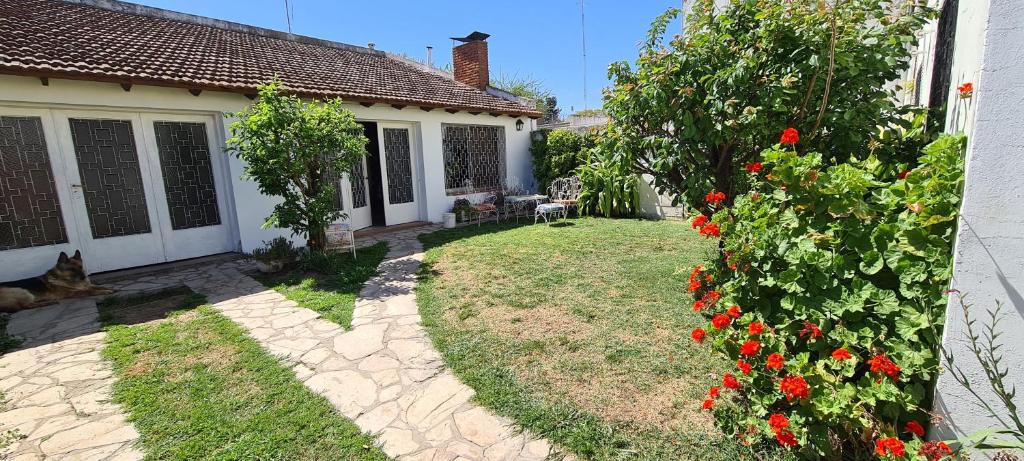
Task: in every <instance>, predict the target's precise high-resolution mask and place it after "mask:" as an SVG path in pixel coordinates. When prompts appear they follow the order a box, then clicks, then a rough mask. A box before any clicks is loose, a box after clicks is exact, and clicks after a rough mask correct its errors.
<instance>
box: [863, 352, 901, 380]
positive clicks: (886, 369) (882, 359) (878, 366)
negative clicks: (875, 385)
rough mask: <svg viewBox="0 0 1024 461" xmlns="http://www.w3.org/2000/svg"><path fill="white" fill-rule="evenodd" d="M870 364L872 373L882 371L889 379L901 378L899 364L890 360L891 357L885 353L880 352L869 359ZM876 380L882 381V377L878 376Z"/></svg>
mask: <svg viewBox="0 0 1024 461" xmlns="http://www.w3.org/2000/svg"><path fill="white" fill-rule="evenodd" d="M868 364H869V365H871V372H872V373H881V374H883V375H886V376H888V377H889V379H891V380H893V381H899V380H900V367H899V365H896V363H894V362H893V361H892V360H890V359H889V357H886V356H885V354H879V355H876V356H874V357H872V358H871V360H869V361H868ZM875 382H879V383H880V382H882V378H878V379H877V380H876V381H875Z"/></svg>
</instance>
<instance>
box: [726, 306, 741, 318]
mask: <svg viewBox="0 0 1024 461" xmlns="http://www.w3.org/2000/svg"><path fill="white" fill-rule="evenodd" d="M725 315H728V316H729V317H732V318H734V319H738V318H740V316H741V315H743V313H742V312H741V311H740V306H732V307H730V308H729V310H727V311H725Z"/></svg>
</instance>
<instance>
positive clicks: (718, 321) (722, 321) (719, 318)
mask: <svg viewBox="0 0 1024 461" xmlns="http://www.w3.org/2000/svg"><path fill="white" fill-rule="evenodd" d="M731 322H732V319H730V318H729V317H727V316H725V315H722V314H715V316H714V317H712V318H711V326H713V327H715V329H716V330H721V329H722V328H725V327H727V326H729V323H731Z"/></svg>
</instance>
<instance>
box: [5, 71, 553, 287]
mask: <svg viewBox="0 0 1024 461" xmlns="http://www.w3.org/2000/svg"><path fill="white" fill-rule="evenodd" d="M250 103H251V101H250V100H249V99H247V98H246V97H245V96H243V95H240V94H235V93H227V92H218V91H203V92H202V93H201V94H200V95H199V96H192V95H191V94H190V93H189V92H188V91H187V90H185V89H180V88H164V87H155V86H142V85H136V86H133V87H132V88H131V91H124V90H123V89H122V88H121V87H120V86H119V85H117V84H112V83H100V82H87V81H76V80H61V79H49V85H48V86H44V85H42V84H41V82H40V80H39V79H38V78H33V77H16V76H8V75H0V106H5V107H18V106H22V107H32V108H45V109H56V108H73V109H99V110H116V111H133V112H165V113H167V112H170V113H188V114H198V113H201V114H207V115H213V116H214V119H215V120H216V123H217V124H218V127H217V128H218V133H216V134H215V139H217V140H218V142H219V143H221V144H223V141H224V140H225V139H227V137H229V134H228V133H227V124H228V123H229V121H227V120H225V119H224V117H223V114H224V113H229V112H237V111H239V110H241V109H243V108H244V107H246V106H247V105H248V104H250ZM346 107H347V108H348V109H349V110H351V111H352V112H353V113H355V115H356V117H357V118H358V119H359V120H360V121H372V122H386V121H395V122H407V123H412V124H414V129H413V133H411V134H412V136H413V138H414V139H413V140H412V141H413V143H414V144H418V145H419V146H422V158H421V160H418V161H417V165H418V168H419V171H417V176H418V178H419V184H417V185H416V189H415V193H416V194H418V196H417V199H416V200H417V202H418V204H419V206H420V216H419V218H420V219H421V220H425V221H432V222H440V221H441V220H442V214H443V213H445V212H447V211H449V210H450V208H451V205H452V203H453V202H454V200H455V199H456V198H458V197H455V196H448V195H446V194H445V189H444V174H443V171H444V168H443V161H444V160H443V153H442V144H441V124H442V123H453V124H467V125H492V126H502V127H504V129H505V137H506V140H505V149H506V165H507V177H508V178H509V179H513V178H514V179H518V180H520V181H521V182H523V183H525V184H526V185H527V186H528V187H531V186H533V174H532V162H531V157H530V153H529V146H530V128H531V127H532V126H533V123H532V121H531V120H529V119H528V118H525V117H524V118H522V120H523V121H524V125H525V126H524V128H523V130H522V131H516V127H515V125H516V121H517V120H519V119H518V118H515V117H510V116H504V115H502V116H498V117H494V116H491V115H488V114H487V113H481V114H479V115H472V114H469V113H466V112H459V113H456V114H451V113H448V112H446V111H445V110H443V109H434V110H431V111H429V112H428V111H424V110H422V109H420V108H419V107H415V106H408V107H405V108H403V109H396V108H394V107H391V106H390V105H383V104H378V105H374V106H371V107H364V106H362V105H359V104H348V105H346ZM65 155H67V153H65ZM414 155H416V153H415V152H414ZM227 163H228V166H229V169H228V171H229V172H230V176H231V177H230V183H231V189H232V190H231V191H230V194H229V195H230V196H231V198H232V199H233V200H229V202H230V203H229V204H228V209H227V210H222V213H224V216H225V219H227V220H228V221H233V223H234V224H236V226H235V228H234V229H233V232H234V235H235V237H236V239H237V241H238V248H237V249H238V250H241V251H246V252H248V251H251V250H252V249H254V248H256V247H258V246H260V245H261V244H262V242H263V241H265V240H270V239H272V238H274V237H277V236H286V237H291V236H290V232H289V231H288V230H286V229H262V225H263V223H264V220H265V218H266V217H267V216H269V215H270V212H271V211H272V209H273V207H274V205H275V204H276V203H277V202H276V199H274V198H271V197H267V196H263V195H262V194H260V193H259V192H258V190H257V188H256V184H255V183H254V182H252V181H248V180H243V179H241V173H242V163H241V162H240V161H239V160H238V159H236V158H234V157H230V158H229V159H227ZM55 179H56V180H57V181H60V180H61V178H59V177H58V178H55ZM224 192H228V191H224ZM62 206H64V207H68V206H71V205H70V204H65V203H62ZM232 216H234V217H235V218H234V219H231V217H232ZM69 238H70V236H69ZM293 241H295V242H296V243H300V244H302V243H304V242H303V241H302V239H301V237H294V238H293ZM57 251H60V250H57ZM47 264H50V263H47ZM43 268H44V265H42V263H40V267H38V268H36V267H32V268H23V269H22V270H19V271H18V272H17V273H18V274H19V275H21V274H23V273H30V272H31V273H35V272H34V271H37V270H41V269H43ZM13 273H14V271H11V270H7V269H4V268H3V267H0V280H7V279H9V278H11V277H10V275H11V274H13Z"/></svg>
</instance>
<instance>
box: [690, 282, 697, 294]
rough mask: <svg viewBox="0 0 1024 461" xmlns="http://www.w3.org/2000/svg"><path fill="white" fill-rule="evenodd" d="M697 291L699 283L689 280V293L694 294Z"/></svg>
mask: <svg viewBox="0 0 1024 461" xmlns="http://www.w3.org/2000/svg"><path fill="white" fill-rule="evenodd" d="M699 289H700V281H698V280H690V288H689V290H690V293H693V292H695V291H697V290H699Z"/></svg>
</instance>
